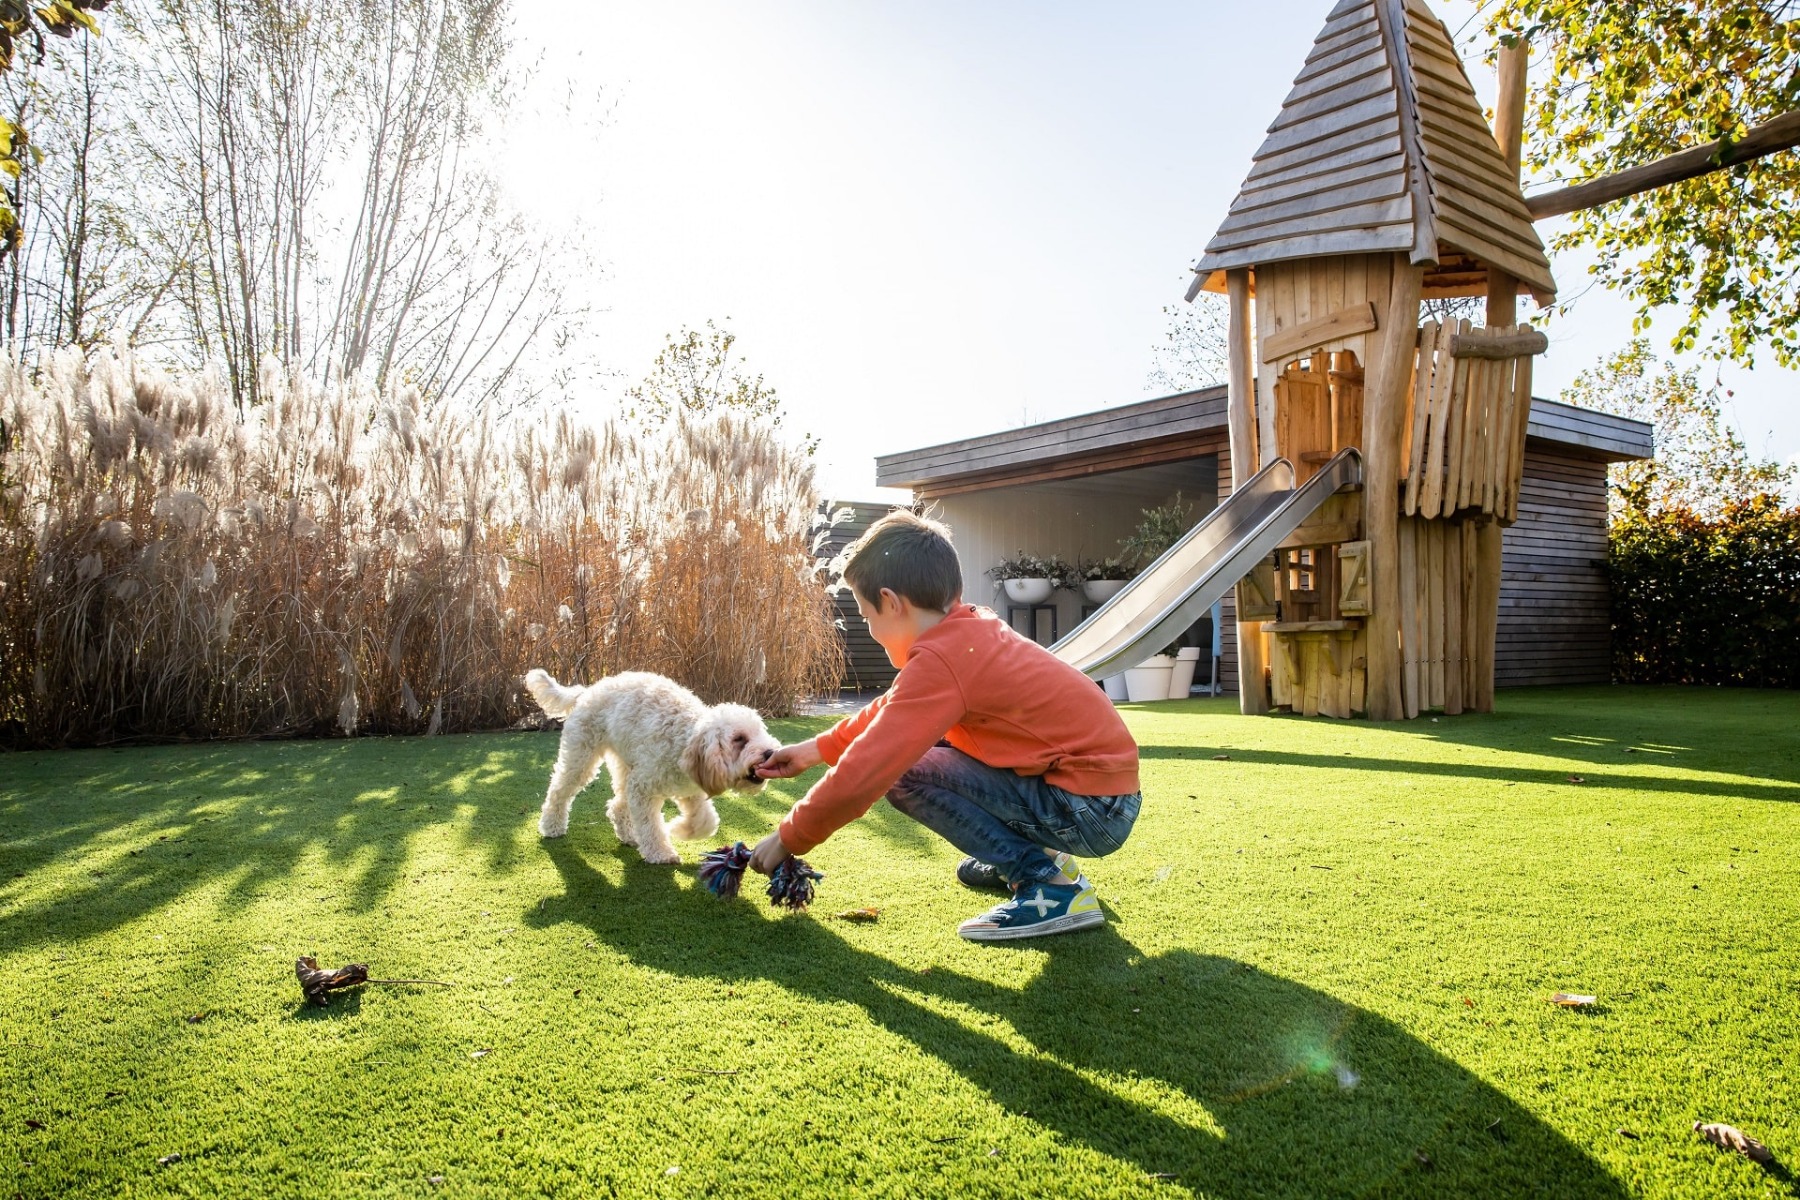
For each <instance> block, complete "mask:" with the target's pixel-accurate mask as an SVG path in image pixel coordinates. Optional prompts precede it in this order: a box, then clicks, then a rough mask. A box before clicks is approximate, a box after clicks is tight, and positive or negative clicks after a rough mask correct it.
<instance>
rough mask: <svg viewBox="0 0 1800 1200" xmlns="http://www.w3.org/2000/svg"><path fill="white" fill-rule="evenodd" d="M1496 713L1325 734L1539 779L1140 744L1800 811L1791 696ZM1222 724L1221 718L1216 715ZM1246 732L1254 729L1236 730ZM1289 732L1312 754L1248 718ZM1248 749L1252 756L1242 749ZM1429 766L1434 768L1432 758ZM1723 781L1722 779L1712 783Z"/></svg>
mask: <svg viewBox="0 0 1800 1200" xmlns="http://www.w3.org/2000/svg"><path fill="white" fill-rule="evenodd" d="M1496 708H1497V711H1496V712H1494V713H1491V714H1473V713H1465V714H1463V715H1461V716H1456V717H1444V716H1439V717H1436V718H1435V719H1434V718H1431V717H1422V718H1420V719H1417V720H1413V721H1405V722H1391V723H1383V724H1378V725H1370V724H1368V723H1367V722H1363V721H1360V720H1359V721H1354V722H1350V723H1341V722H1334V723H1331V724H1329V725H1327V726H1324V727H1323V729H1324V730H1343V731H1346V732H1354V731H1356V730H1357V729H1358V728H1363V729H1379V730H1381V731H1382V732H1383V733H1384V734H1389V735H1392V734H1399V735H1401V736H1403V737H1407V738H1416V739H1418V741H1419V742H1420V743H1421V744H1425V745H1433V746H1456V747H1468V748H1476V749H1482V750H1492V751H1496V752H1500V753H1505V754H1509V755H1515V756H1519V757H1521V758H1538V759H1546V760H1550V761H1547V762H1545V763H1544V765H1543V766H1541V767H1532V766H1497V765H1494V764H1489V763H1462V762H1442V761H1435V762H1434V761H1422V760H1421V759H1419V758H1416V757H1412V756H1404V757H1375V756H1372V755H1369V754H1362V753H1355V754H1342V753H1340V754H1335V755H1334V754H1319V753H1310V752H1304V751H1289V750H1280V749H1269V748H1267V745H1268V743H1269V742H1270V741H1272V740H1276V739H1273V738H1271V737H1270V736H1269V735H1268V733H1267V729H1268V728H1269V727H1268V726H1262V727H1260V728H1259V736H1257V737H1256V738H1254V739H1252V738H1248V737H1246V738H1241V739H1233V738H1232V737H1231V736H1230V732H1231V726H1230V725H1229V724H1215V725H1212V726H1210V727H1208V729H1207V730H1206V736H1207V739H1208V740H1207V741H1206V743H1205V744H1204V745H1199V744H1194V743H1188V744H1185V745H1169V744H1154V743H1153V744H1148V745H1141V746H1140V747H1139V754H1140V756H1141V757H1142V758H1144V759H1147V760H1171V761H1184V760H1186V761H1193V760H1203V759H1210V758H1212V757H1213V756H1214V755H1215V754H1218V753H1221V752H1228V753H1229V754H1230V756H1231V760H1232V761H1233V762H1234V763H1254V764H1261V765H1268V766H1277V767H1317V768H1320V769H1323V770H1333V771H1374V772H1383V773H1395V774H1401V775H1407V776H1411V777H1415V778H1430V777H1438V778H1442V779H1444V780H1446V781H1452V780H1466V779H1484V780H1493V781H1495V782H1501V783H1547V784H1564V783H1567V782H1568V781H1569V779H1568V776H1569V764H1570V763H1572V762H1573V763H1580V764H1582V766H1581V767H1580V768H1579V770H1580V774H1581V777H1582V780H1583V782H1584V783H1585V784H1586V786H1589V787H1598V788H1605V787H1618V788H1629V789H1631V790H1633V791H1640V792H1648V793H1672V794H1677V795H1683V796H1719V797H1726V798H1730V799H1743V800H1772V801H1777V802H1789V803H1792V802H1797V801H1800V742H1796V741H1795V739H1794V737H1793V733H1792V731H1793V729H1794V728H1795V727H1796V726H1797V725H1800V693H1796V692H1772V691H1770V692H1755V691H1747V690H1741V689H1740V690H1735V691H1733V690H1726V689H1720V688H1672V687H1671V688H1652V687H1616V688H1530V689H1519V690H1515V691H1510V692H1505V691H1503V692H1501V693H1500V695H1499V697H1498V699H1497V701H1496ZM1214 715H1218V716H1227V717H1228V719H1229V715H1228V714H1214ZM1245 719H1246V720H1250V719H1251V718H1245ZM1255 720H1257V721H1259V722H1260V721H1271V720H1272V721H1274V722H1277V727H1279V724H1280V723H1289V724H1295V725H1298V724H1300V723H1302V722H1303V723H1304V726H1305V728H1304V729H1303V730H1297V731H1296V734H1295V738H1296V740H1297V741H1301V740H1303V741H1305V742H1306V743H1307V744H1308V745H1313V746H1316V745H1317V744H1318V743H1319V741H1320V740H1321V739H1320V738H1319V737H1318V736H1317V734H1318V733H1319V732H1321V728H1322V727H1321V726H1320V725H1319V723H1318V720H1317V719H1309V718H1305V717H1297V716H1292V715H1288V714H1279V715H1276V716H1274V717H1260V718H1255ZM1251 740H1254V741H1256V742H1259V743H1261V744H1260V745H1251V746H1245V745H1243V744H1242V743H1243V742H1245V741H1251ZM1434 756H1437V755H1436V754H1435V752H1434ZM1708 776H1726V777H1727V778H1709V777H1708Z"/></svg>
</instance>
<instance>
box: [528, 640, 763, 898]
mask: <svg viewBox="0 0 1800 1200" xmlns="http://www.w3.org/2000/svg"><path fill="white" fill-rule="evenodd" d="M525 687H526V690H528V691H529V692H530V693H531V697H532V699H534V700H536V701H537V703H538V707H540V708H542V709H543V710H544V712H545V713H547V714H549V715H550V716H552V717H561V718H563V731H562V744H561V745H560V746H559V747H558V749H557V752H556V769H555V770H554V771H553V772H552V773H551V775H550V789H549V791H548V792H546V793H545V795H544V807H543V811H542V812H541V813H540V814H539V816H538V832H539V833H540V834H542V835H543V836H545V837H547V838H553V837H561V836H562V835H563V834H565V833H567V832H568V830H569V806H570V805H571V804H573V803H574V801H575V794H576V793H577V792H579V791H581V789H582V788H584V787H586V786H587V785H588V784H589V783H592V782H593V780H594V777H595V776H596V775H598V774H599V772H600V764H601V763H602V762H603V761H604V762H605V764H606V770H607V773H608V774H609V775H610V776H611V777H612V789H613V798H612V800H610V801H609V802H608V803H607V805H606V815H607V817H608V818H609V819H610V820H611V821H612V827H613V832H614V833H616V834H618V836H619V840H620V841H621V842H623V843H625V844H626V845H628V846H636V847H637V848H638V853H640V854H642V855H643V856H644V861H645V862H652V863H676V862H680V861H681V855H679V854H677V853H676V851H675V846H674V843H673V842H672V841H671V839H673V838H680V839H683V840H686V839H690V838H704V837H711V836H712V835H713V834H714V833H715V832H717V831H718V828H719V813H718V810H717V809H715V808H714V807H713V803H712V797H714V796H717V795H719V794H720V793H722V792H724V791H726V790H727V789H731V790H734V791H740V792H753V791H756V790H757V789H758V788H760V787H762V785H763V781H762V780H761V779H760V778H758V777H757V774H756V767H757V764H759V763H761V762H762V761H763V760H764V759H766V758H768V757H769V755H771V754H773V753H774V752H775V751H777V750H779V749H780V748H781V743H780V742H778V741H776V740H775V739H774V738H773V737H771V736H769V731H768V730H767V729H765V728H764V727H763V721H762V718H761V717H760V716H758V715H757V713H756V711H755V710H754V709H749V708H745V707H744V706H743V705H741V704H715V705H713V706H711V707H710V708H709V707H708V706H707V705H705V704H703V703H702V702H701V700H700V698H699V697H698V696H696V695H694V693H692V692H690V691H688V690H687V689H686V688H684V687H682V686H681V685H680V684H678V683H676V682H675V681H674V680H672V679H666V678H664V677H663V676H661V675H652V674H649V673H647V672H644V671H627V672H625V673H624V674H621V675H612V676H609V677H607V678H605V679H602V680H600V681H599V682H598V683H596V684H593V685H592V686H590V687H585V688H584V687H565V686H563V685H562V684H560V683H558V682H556V680H554V679H552V678H551V677H550V675H549V673H548V672H545V671H542V670H533V671H531V672H529V673H527V674H526V676H525ZM665 800H674V801H675V804H676V807H678V808H679V809H680V810H681V815H680V816H679V817H676V818H675V819H674V820H672V821H669V822H667V823H666V824H665V823H664V821H663V819H662V810H663V801H665Z"/></svg>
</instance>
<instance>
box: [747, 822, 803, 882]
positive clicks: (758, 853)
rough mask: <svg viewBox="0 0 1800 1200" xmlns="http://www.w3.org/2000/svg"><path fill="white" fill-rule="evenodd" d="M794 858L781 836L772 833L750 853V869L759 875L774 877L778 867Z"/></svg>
mask: <svg viewBox="0 0 1800 1200" xmlns="http://www.w3.org/2000/svg"><path fill="white" fill-rule="evenodd" d="M792 857H794V856H793V855H792V854H789V853H788V848H787V847H786V846H784V845H782V844H781V834H780V833H779V832H776V833H771V834H770V835H769V836H768V837H766V838H764V839H763V840H762V841H760V842H758V843H756V849H754V850H752V851H751V852H750V869H751V870H752V871H755V872H756V873H757V874H758V875H773V874H774V873H775V868H776V867H779V866H780V865H781V864H782V863H784V862H786V861H787V860H788V859H790V858H792Z"/></svg>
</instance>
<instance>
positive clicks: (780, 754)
mask: <svg viewBox="0 0 1800 1200" xmlns="http://www.w3.org/2000/svg"><path fill="white" fill-rule="evenodd" d="M817 742H818V739H817V738H814V739H813V740H812V741H806V742H799V743H797V744H795V745H792V746H783V747H782V748H781V749H779V750H777V751H775V753H773V754H771V755H769V757H767V758H765V759H763V760H762V762H760V763H758V764H757V766H756V776H757V778H758V779H792V778H793V777H794V776H796V775H798V774H800V773H801V772H802V771H810V770H811V769H812V768H814V767H816V766H818V765H819V764H820V763H822V762H824V761H825V759H824V756H823V755H821V754H820V753H819V747H818V745H817ZM771 869H773V868H771Z"/></svg>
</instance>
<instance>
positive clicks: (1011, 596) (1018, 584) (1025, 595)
mask: <svg viewBox="0 0 1800 1200" xmlns="http://www.w3.org/2000/svg"><path fill="white" fill-rule="evenodd" d="M1001 585H1002V586H1003V587H1005V588H1006V598H1007V599H1008V600H1011V601H1012V602H1013V603H1014V604H1042V603H1043V602H1044V601H1046V600H1048V599H1049V598H1050V594H1051V593H1052V592H1054V591H1055V590H1056V588H1055V586H1054V585H1053V584H1052V583H1051V582H1050V581H1049V580H1048V579H1006V580H1002V581H1001Z"/></svg>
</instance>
